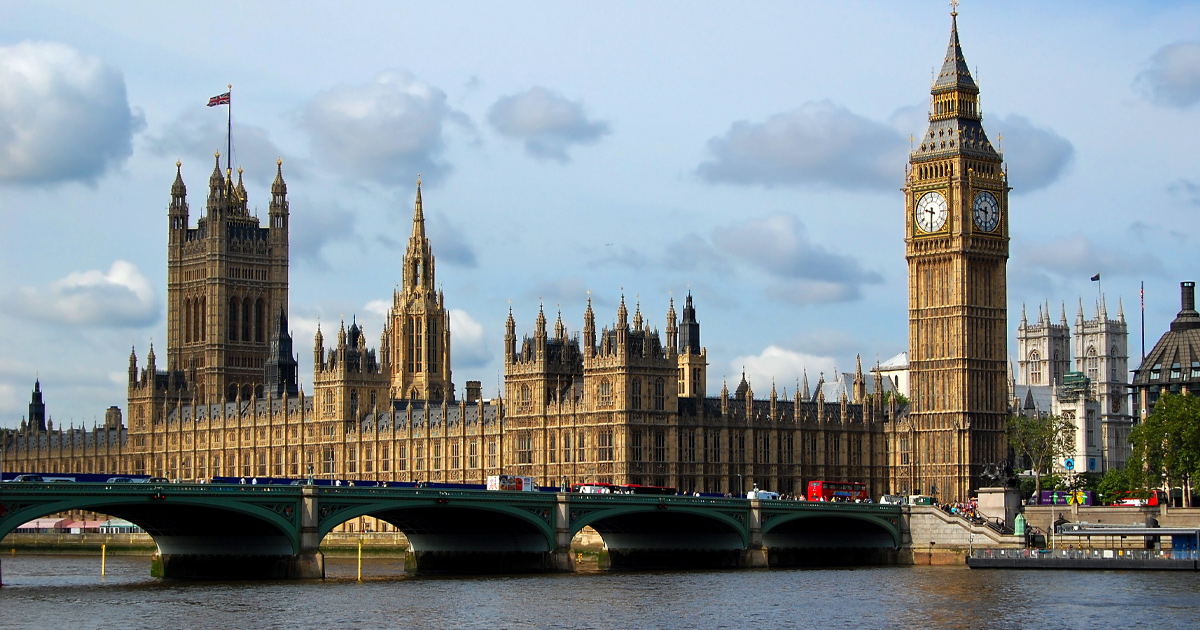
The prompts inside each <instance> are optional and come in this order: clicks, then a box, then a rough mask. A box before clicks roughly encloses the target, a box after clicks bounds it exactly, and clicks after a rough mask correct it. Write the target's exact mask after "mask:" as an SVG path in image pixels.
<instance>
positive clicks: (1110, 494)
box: [1096, 465, 1134, 505]
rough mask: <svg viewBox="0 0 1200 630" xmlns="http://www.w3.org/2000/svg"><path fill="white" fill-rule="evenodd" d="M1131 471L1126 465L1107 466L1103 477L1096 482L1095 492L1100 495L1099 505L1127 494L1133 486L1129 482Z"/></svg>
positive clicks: (1106, 503)
mask: <svg viewBox="0 0 1200 630" xmlns="http://www.w3.org/2000/svg"><path fill="white" fill-rule="evenodd" d="M1132 471H1133V469H1132V468H1131V467H1129V466H1128V465H1126V466H1125V468H1109V469H1108V472H1106V473H1104V477H1102V478H1101V479H1100V482H1099V483H1098V484H1096V494H1098V495H1100V497H1099V498H1100V504H1101V505H1108V504H1110V503H1112V502H1113V501H1116V500H1117V499H1120V498H1122V497H1125V496H1128V495H1129V492H1130V491H1131V490H1133V487H1134V486H1133V483H1131V482H1130V473H1131V472H1132Z"/></svg>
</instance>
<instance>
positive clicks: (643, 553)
mask: <svg viewBox="0 0 1200 630" xmlns="http://www.w3.org/2000/svg"><path fill="white" fill-rule="evenodd" d="M72 510H84V511H91V512H98V513H102V514H108V515H111V516H114V517H118V518H123V519H125V520H128V521H130V522H132V523H134V524H136V525H138V526H140V527H141V528H142V529H144V530H145V531H146V532H147V533H148V534H150V535H151V536H152V537H153V538H154V541H155V543H156V544H157V546H158V558H157V561H156V563H155V573H156V574H157V575H161V576H163V577H178V578H225V577H229V578H243V579H245V578H273V579H278V578H323V577H324V575H325V566H324V558H323V556H322V554H321V552H320V549H319V545H320V543H321V540H322V539H323V538H324V537H325V535H326V534H327V533H329V532H330V531H332V530H333V529H334V528H335V527H337V526H338V525H340V524H342V523H344V522H346V521H348V520H350V519H353V518H358V517H360V516H372V517H375V518H378V519H380V520H383V521H386V522H388V523H390V524H392V525H394V526H395V527H396V529H398V530H400V531H402V532H403V533H404V534H405V535H406V536H407V537H408V540H409V544H410V546H411V549H410V550H409V552H410V555H409V558H408V565H409V567H410V568H412V569H414V570H416V571H419V572H460V573H497V572H521V571H573V570H574V567H575V560H574V557H573V554H572V552H571V539H572V538H573V537H574V536H575V534H577V533H578V532H579V531H580V530H582V529H583V528H584V527H588V526H590V527H592V528H593V529H594V530H596V532H598V533H599V534H600V536H601V537H602V538H603V540H604V543H605V547H606V548H607V550H608V554H609V561H610V566H612V567H613V568H650V567H696V568H700V567H703V568H723V567H724V568H734V567H746V568H752V567H780V566H831V565H848V564H891V563H895V562H896V560H897V555H898V552H899V550H900V547H901V538H902V531H901V530H902V523H901V508H900V507H899V506H893V505H880V504H872V503H861V504H860V503H824V502H813V501H778V500H749V499H731V498H710V497H691V496H648V495H624V494H578V493H564V492H558V493H554V492H497V491H488V490H467V489H445V488H391V487H350V486H315V485H291V486H285V485H242V484H186V483H164V484H148V483H52V482H51V483H36V482H34V483H31V482H21V483H11V482H10V483H3V484H0V538H3V537H4V536H6V535H7V534H9V533H10V532H12V531H13V530H15V529H16V528H17V527H19V526H21V525H22V524H24V523H26V522H28V521H30V520H33V519H36V518H40V517H43V516H46V515H49V514H55V513H60V512H68V511H72Z"/></svg>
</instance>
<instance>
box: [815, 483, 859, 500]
mask: <svg viewBox="0 0 1200 630" xmlns="http://www.w3.org/2000/svg"><path fill="white" fill-rule="evenodd" d="M869 496H870V495H868V494H867V484H865V483H863V482H861V481H810V482H808V500H809V501H849V502H851V503H853V502H854V501H866V500H867V498H868V497H869Z"/></svg>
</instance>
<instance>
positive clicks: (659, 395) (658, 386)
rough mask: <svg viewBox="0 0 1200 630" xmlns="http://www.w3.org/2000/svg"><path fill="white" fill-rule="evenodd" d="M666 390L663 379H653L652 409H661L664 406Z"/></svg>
mask: <svg viewBox="0 0 1200 630" xmlns="http://www.w3.org/2000/svg"><path fill="white" fill-rule="evenodd" d="M666 390H667V385H666V383H665V382H664V381H663V379H661V378H660V379H655V381H654V409H655V411H662V410H663V409H665V408H666Z"/></svg>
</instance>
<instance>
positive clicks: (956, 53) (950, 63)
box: [933, 11, 979, 93]
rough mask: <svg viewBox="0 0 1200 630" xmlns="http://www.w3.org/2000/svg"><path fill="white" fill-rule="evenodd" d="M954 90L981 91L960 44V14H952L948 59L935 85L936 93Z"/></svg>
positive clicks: (947, 51) (947, 48) (947, 47)
mask: <svg viewBox="0 0 1200 630" xmlns="http://www.w3.org/2000/svg"><path fill="white" fill-rule="evenodd" d="M954 88H966V89H970V90H976V91H978V90H979V87H978V86H976V85H975V79H973V78H972V77H971V71H970V70H969V69H968V68H967V60H966V59H965V58H964V57H963V52H962V46H961V45H960V44H959V42H958V12H957V11H954V12H952V13H951V14H950V44H949V45H948V46H946V58H945V60H944V61H943V62H942V71H941V72H939V73H938V76H937V80H936V81H934V83H933V91H934V92H935V93H937V92H940V91H943V90H947V89H954Z"/></svg>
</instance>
